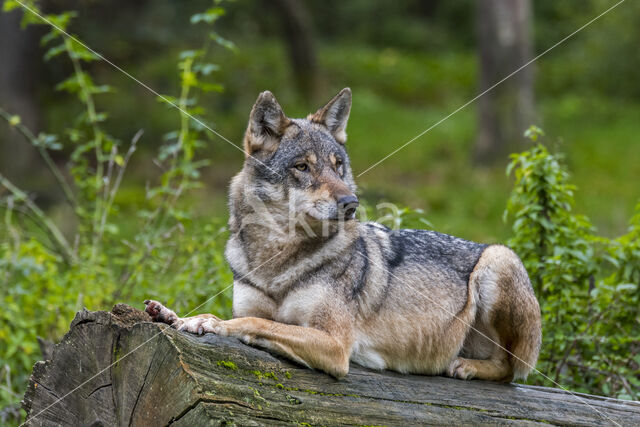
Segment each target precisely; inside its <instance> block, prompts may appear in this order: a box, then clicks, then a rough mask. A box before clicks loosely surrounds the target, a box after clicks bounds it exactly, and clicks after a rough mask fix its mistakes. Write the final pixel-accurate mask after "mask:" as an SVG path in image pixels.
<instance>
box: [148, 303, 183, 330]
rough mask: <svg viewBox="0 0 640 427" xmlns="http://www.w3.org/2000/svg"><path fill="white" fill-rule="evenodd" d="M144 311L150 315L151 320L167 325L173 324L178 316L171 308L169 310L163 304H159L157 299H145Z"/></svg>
mask: <svg viewBox="0 0 640 427" xmlns="http://www.w3.org/2000/svg"><path fill="white" fill-rule="evenodd" d="M144 303H145V304H146V308H145V309H144V311H146V312H147V313H148V314H149V316H151V320H153V321H154V322H161V323H166V324H167V325H173V324H174V323H175V322H176V321H177V320H178V316H177V315H176V313H174V312H173V311H172V310H169V309H168V308H167V307H165V306H164V305H162V304H160V303H159V302H158V301H153V300H145V301H144Z"/></svg>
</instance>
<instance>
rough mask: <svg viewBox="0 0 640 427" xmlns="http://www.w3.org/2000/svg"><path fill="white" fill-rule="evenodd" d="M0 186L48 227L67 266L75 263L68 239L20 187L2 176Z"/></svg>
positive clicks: (0, 176)
mask: <svg viewBox="0 0 640 427" xmlns="http://www.w3.org/2000/svg"><path fill="white" fill-rule="evenodd" d="M0 184H2V185H3V186H4V187H5V188H6V189H7V190H9V191H10V192H11V193H12V194H13V195H14V196H15V197H16V199H17V200H21V201H23V202H24V204H25V205H26V206H27V207H28V208H29V209H30V210H31V212H33V214H34V215H35V216H36V217H37V218H38V219H39V220H40V221H42V223H43V224H44V225H45V226H46V227H47V230H48V231H49V233H50V235H51V236H50V237H51V238H52V241H53V242H54V243H56V245H57V246H58V247H59V249H60V250H61V255H62V257H63V258H64V259H65V261H66V262H67V264H71V263H72V262H75V261H76V259H75V255H74V253H73V251H72V250H71V246H70V245H69V242H67V239H66V238H65V237H64V235H63V234H62V232H61V231H60V229H59V228H58V227H57V226H56V225H55V224H54V223H53V221H51V219H49V217H48V216H47V215H46V214H45V213H44V212H43V211H42V210H41V209H40V208H39V207H38V206H37V205H36V204H35V203H33V201H32V200H31V199H30V198H29V196H28V195H27V194H26V193H25V192H24V191H22V190H20V189H19V188H18V187H16V186H15V185H13V183H12V182H11V181H9V180H8V179H7V178H5V177H4V176H3V175H2V174H0Z"/></svg>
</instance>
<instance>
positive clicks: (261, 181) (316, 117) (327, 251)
mask: <svg viewBox="0 0 640 427" xmlns="http://www.w3.org/2000/svg"><path fill="white" fill-rule="evenodd" d="M351 98H352V97H351V90H350V89H349V88H345V89H343V90H342V91H341V92H340V93H338V94H337V95H336V96H335V97H334V98H333V99H332V100H331V101H329V103H328V104H327V105H325V106H324V107H322V108H321V109H319V110H318V111H317V112H316V113H314V114H310V115H309V116H307V117H306V118H302V119H292V118H288V117H287V116H286V115H285V114H284V112H283V110H282V108H281V107H280V105H279V104H278V102H277V101H276V99H275V97H274V96H273V94H271V92H269V91H265V92H263V93H261V94H260V95H259V97H258V99H257V101H256V103H255V105H254V106H253V108H252V110H251V113H250V116H249V123H248V126H247V130H246V133H245V137H244V151H245V153H246V158H245V162H244V166H243V168H242V170H241V171H240V172H239V173H238V174H237V175H236V176H235V177H234V178H233V179H232V181H231V185H230V191H229V213H230V218H229V230H230V237H229V240H228V243H227V246H226V249H225V257H226V260H227V261H228V263H229V265H230V266H231V269H232V272H233V276H234V283H233V318H232V319H230V320H221V319H219V318H218V317H216V316H214V315H212V314H204V315H198V316H194V317H186V318H180V317H178V316H177V315H176V313H175V312H173V311H172V310H170V309H168V308H166V307H165V306H163V305H162V304H161V303H159V302H157V301H150V300H147V301H145V303H146V311H147V312H148V313H149V314H150V315H151V317H152V319H153V320H154V321H158V322H164V323H167V324H170V325H171V326H173V327H175V328H177V329H180V330H185V331H188V332H191V333H200V334H202V333H215V334H219V335H223V336H231V337H236V338H238V339H240V340H241V341H243V342H244V343H246V344H249V345H254V346H259V347H262V348H265V349H268V350H270V351H272V352H275V353H277V354H280V355H282V356H285V357H286V358H289V359H291V360H293V361H295V362H297V363H299V364H301V365H304V366H307V367H309V368H313V369H317V370H321V371H324V372H326V373H328V374H330V375H332V376H334V377H336V378H341V377H344V376H345V375H347V373H348V371H349V362H350V361H353V362H355V363H358V364H360V365H362V366H365V367H368V368H372V369H376V370H383V369H389V370H394V371H398V372H401V373H416V374H430V375H439V374H444V375H447V376H451V377H454V378H460V379H472V378H478V379H485V380H495V381H511V380H513V379H518V378H526V376H527V374H528V373H529V371H531V370H532V369H534V366H535V364H536V360H537V358H538V353H539V349H540V343H541V338H542V337H541V323H540V308H539V305H538V301H537V300H536V297H535V295H534V292H533V289H532V287H531V283H530V281H529V277H528V275H527V272H526V270H525V267H524V266H523V264H522V262H521V261H520V259H519V258H518V256H517V255H516V254H515V253H514V252H513V251H512V250H510V249H509V248H507V247H506V246H502V245H486V244H480V243H475V242H471V241H467V240H464V239H461V238H457V237H453V236H449V235H446V234H442V233H438V232H435V231H427V230H391V229H389V228H387V227H385V226H383V225H380V224H376V223H373V222H360V221H358V220H357V219H356V218H355V213H356V207H357V205H358V198H357V196H356V185H355V182H354V178H353V174H352V171H351V167H350V161H349V156H348V155H347V152H346V149H345V143H346V139H347V135H346V126H347V120H348V118H349V113H350V110H351Z"/></svg>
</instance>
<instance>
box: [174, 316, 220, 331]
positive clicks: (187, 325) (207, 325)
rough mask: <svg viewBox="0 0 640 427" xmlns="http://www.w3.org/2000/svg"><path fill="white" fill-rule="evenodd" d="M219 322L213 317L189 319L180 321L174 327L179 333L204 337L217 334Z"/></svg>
mask: <svg viewBox="0 0 640 427" xmlns="http://www.w3.org/2000/svg"><path fill="white" fill-rule="evenodd" d="M219 322H220V321H219V320H218V319H216V318H211V317H187V318H185V319H178V321H177V322H176V323H175V324H173V325H172V326H173V327H174V328H176V329H177V330H179V331H186V332H191V333H192V334H198V335H203V334H205V333H208V332H210V333H216V327H217V325H218V323H219Z"/></svg>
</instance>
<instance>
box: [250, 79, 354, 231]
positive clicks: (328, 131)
mask: <svg viewBox="0 0 640 427" xmlns="http://www.w3.org/2000/svg"><path fill="white" fill-rule="evenodd" d="M350 109H351V90H350V89H349V88H345V89H343V90H342V91H340V93H338V94H337V95H336V96H335V97H334V98H333V99H332V100H331V101H329V103H328V104H327V105H325V106H324V107H322V108H321V109H319V110H318V111H317V112H315V113H314V114H310V115H309V116H307V117H306V118H304V119H291V118H288V117H287V116H286V115H285V114H284V112H283V111H282V108H281V107H280V105H279V104H278V101H276V99H275V97H274V96H273V94H272V93H271V92H269V91H265V92H262V93H261V94H260V96H258V99H257V101H256V103H255V105H254V106H253V108H252V110H251V114H250V117H249V124H248V127H247V131H246V134H245V137H244V149H245V153H246V161H245V165H244V169H243V172H242V173H243V175H244V177H245V183H244V184H245V185H244V189H243V191H244V192H245V193H249V192H250V193H252V194H250V195H249V194H245V196H251V197H254V198H256V199H258V200H259V201H260V202H261V203H263V204H264V205H265V206H266V207H267V208H268V209H269V211H271V212H273V211H278V210H279V211H280V212H282V213H284V210H286V211H287V214H288V216H289V217H292V216H293V217H304V219H305V220H306V221H309V222H311V223H317V222H331V221H343V220H346V221H348V220H351V219H353V218H354V216H355V212H356V207H357V206H358V199H357V197H356V196H355V190H356V187H355V183H354V181H353V175H352V173H351V168H350V165H349V157H348V156H347V152H346V151H345V146H344V144H345V142H346V138H347V134H346V132H345V129H346V127H347V119H348V118H349V111H350Z"/></svg>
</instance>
